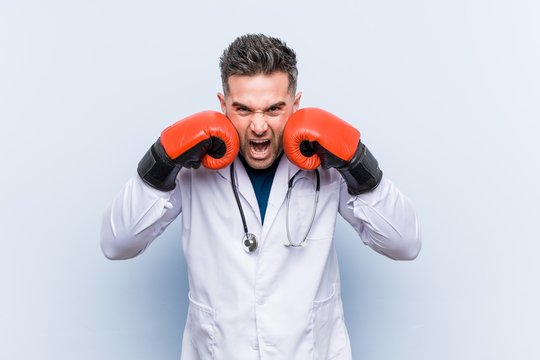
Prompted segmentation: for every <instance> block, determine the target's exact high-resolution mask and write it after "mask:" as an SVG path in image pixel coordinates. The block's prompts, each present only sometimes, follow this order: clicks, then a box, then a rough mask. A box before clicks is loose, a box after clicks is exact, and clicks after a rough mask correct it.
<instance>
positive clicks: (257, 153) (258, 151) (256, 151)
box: [249, 140, 270, 157]
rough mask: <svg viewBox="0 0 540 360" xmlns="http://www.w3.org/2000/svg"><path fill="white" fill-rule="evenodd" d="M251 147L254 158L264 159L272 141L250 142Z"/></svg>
mask: <svg viewBox="0 0 540 360" xmlns="http://www.w3.org/2000/svg"><path fill="white" fill-rule="evenodd" d="M249 147H250V148H251V154H252V155H253V156H254V157H264V156H265V155H266V154H267V152H268V150H269V148H270V140H250V141H249Z"/></svg>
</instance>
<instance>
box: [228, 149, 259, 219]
mask: <svg viewBox="0 0 540 360" xmlns="http://www.w3.org/2000/svg"><path fill="white" fill-rule="evenodd" d="M218 171H219V173H220V175H221V176H223V177H224V178H225V179H227V180H228V181H229V182H230V181H231V176H230V174H231V169H230V166H227V167H226V168H224V169H220V170H218ZM234 171H235V173H236V188H237V189H238V195H239V196H240V202H241V204H242V209H243V210H244V213H246V214H245V215H246V218H247V216H248V215H247V211H248V209H251V211H253V213H254V215H255V217H256V218H257V219H258V220H259V223H260V222H261V212H260V210H259V204H258V202H257V197H256V196H255V190H253V185H252V184H251V180H250V179H249V176H248V174H247V172H246V169H245V168H244V165H243V164H242V161H241V160H240V159H239V158H236V159H235V160H234ZM230 191H231V192H232V187H231V188H230ZM242 198H243V199H244V200H245V201H242ZM246 202H247V204H246ZM234 207H236V204H234Z"/></svg>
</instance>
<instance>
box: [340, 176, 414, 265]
mask: <svg viewBox="0 0 540 360" xmlns="http://www.w3.org/2000/svg"><path fill="white" fill-rule="evenodd" d="M339 212H340V214H341V215H342V216H343V217H344V218H345V220H347V222H349V223H350V224H351V225H352V227H353V228H354V229H355V230H356V232H357V233H358V234H359V235H360V238H361V239H362V241H363V242H364V243H365V244H366V245H368V246H369V247H371V248H372V249H373V250H375V251H376V252H378V253H380V254H383V255H385V256H387V257H389V258H391V259H394V260H413V259H415V258H416V257H417V256H418V253H419V252H420V248H421V234H420V228H419V224H418V219H417V216H416V213H415V211H414V208H413V205H412V203H411V202H410V200H409V199H408V198H406V197H405V196H404V195H403V194H402V193H401V192H400V191H399V189H398V188H397V187H396V186H395V185H394V184H393V183H392V182H391V181H390V180H389V179H387V178H385V177H383V178H382V180H381V182H380V184H379V186H377V187H376V188H375V189H374V190H372V191H369V192H367V193H364V194H360V195H357V196H352V195H350V194H349V193H348V191H347V184H346V183H345V182H344V181H342V182H341V189H340V205H339Z"/></svg>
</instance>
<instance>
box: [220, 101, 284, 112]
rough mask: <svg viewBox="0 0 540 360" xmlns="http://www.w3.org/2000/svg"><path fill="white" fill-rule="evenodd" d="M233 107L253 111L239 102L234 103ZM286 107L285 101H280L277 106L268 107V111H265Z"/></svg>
mask: <svg viewBox="0 0 540 360" xmlns="http://www.w3.org/2000/svg"><path fill="white" fill-rule="evenodd" d="M231 105H232V106H234V107H237V108H238V107H242V108H246V109H248V110H249V111H253V110H252V109H251V108H250V107H249V106H247V105H244V104H242V103H239V102H238V101H235V102H233V103H232V104H231ZM285 105H286V103H285V101H279V102H277V103H275V104H272V105H270V106H268V107H267V108H266V109H264V111H267V110H269V109H270V108H273V107H282V106H285Z"/></svg>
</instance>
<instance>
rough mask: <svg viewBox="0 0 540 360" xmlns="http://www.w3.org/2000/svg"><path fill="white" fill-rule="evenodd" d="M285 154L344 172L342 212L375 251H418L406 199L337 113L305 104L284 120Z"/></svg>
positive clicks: (399, 255) (302, 163)
mask: <svg viewBox="0 0 540 360" xmlns="http://www.w3.org/2000/svg"><path fill="white" fill-rule="evenodd" d="M283 146H284V149H285V153H286V154H287V157H288V158H289V159H290V160H291V161H292V162H293V163H295V164H296V165H297V166H299V167H301V168H303V169H306V170H312V169H315V168H316V167H318V166H319V165H321V166H322V167H323V168H325V169H328V168H335V169H336V170H337V171H338V172H339V173H340V174H341V176H342V180H341V189H340V207H339V212H340V213H341V215H342V216H343V217H344V218H345V219H346V220H347V221H348V222H349V223H350V224H351V225H352V226H353V227H354V228H355V229H356V231H357V232H358V234H359V235H360V237H361V238H362V240H363V241H364V242H365V243H366V244H367V245H369V246H370V247H371V248H373V249H374V250H375V251H377V252H379V253H381V254H384V255H386V256H388V257H390V258H392V259H400V260H411V259H414V258H415V257H416V256H417V255H418V252H419V251H420V247H421V242H420V231H419V229H418V221H417V218H416V214H415V212H414V209H413V207H412V205H411V203H410V201H409V200H408V199H407V198H405V197H404V196H403V195H402V194H401V192H400V191H399V190H398V189H397V188H396V187H395V186H394V185H393V184H392V183H391V182H390V181H389V180H388V179H386V178H384V177H383V173H382V171H381V169H380V168H379V164H378V162H377V160H376V159H375V157H374V156H373V154H371V152H370V151H369V150H368V148H367V147H366V146H365V145H364V144H363V143H362V141H360V132H359V131H358V130H357V129H355V128H354V127H353V126H351V125H350V124H348V123H347V122H345V121H343V120H342V119H340V118H338V117H337V116H335V115H333V114H331V113H329V112H327V111H325V110H321V109H317V108H306V109H301V110H298V111H297V112H295V113H294V114H293V115H292V116H291V117H290V118H289V120H288V121H287V124H286V126H285V130H284V135H283Z"/></svg>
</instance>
